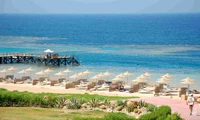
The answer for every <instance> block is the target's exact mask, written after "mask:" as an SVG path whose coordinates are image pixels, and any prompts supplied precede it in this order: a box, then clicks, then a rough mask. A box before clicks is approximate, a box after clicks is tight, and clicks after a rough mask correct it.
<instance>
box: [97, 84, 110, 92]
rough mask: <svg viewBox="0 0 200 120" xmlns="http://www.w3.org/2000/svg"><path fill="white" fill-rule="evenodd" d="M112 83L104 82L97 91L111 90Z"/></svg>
mask: <svg viewBox="0 0 200 120" xmlns="http://www.w3.org/2000/svg"><path fill="white" fill-rule="evenodd" d="M109 88H110V85H108V84H106V83H104V84H102V85H101V87H99V88H98V89H97V91H109Z"/></svg>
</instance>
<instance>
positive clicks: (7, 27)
mask: <svg viewBox="0 0 200 120" xmlns="http://www.w3.org/2000/svg"><path fill="white" fill-rule="evenodd" d="M0 43H1V44H0V53H5V52H6V53H10V52H12V53H13V52H21V53H38V54H44V52H43V51H44V50H46V49H48V48H49V49H51V50H53V51H55V52H56V53H59V54H62V55H74V56H75V57H76V58H77V59H78V60H79V61H81V66H78V67H70V66H67V67H69V68H70V69H72V70H73V71H74V74H75V72H81V71H84V70H86V69H89V70H91V71H93V72H94V75H95V73H100V72H106V71H109V72H111V73H112V75H111V76H110V79H111V78H113V77H114V76H115V75H117V74H119V73H121V72H125V71H129V72H131V73H133V74H135V75H134V76H132V77H131V78H130V79H131V80H132V79H135V78H136V77H137V76H139V75H140V74H143V73H145V72H147V71H148V72H150V73H152V74H153V75H154V76H152V77H151V78H150V80H151V82H155V81H156V80H157V79H158V78H159V77H160V76H162V75H164V74H166V73H170V74H172V75H174V80H173V82H172V83H176V85H177V83H179V81H180V80H181V79H183V78H185V77H188V76H189V77H191V78H193V79H195V80H197V81H199V79H200V14H135V15H133V14H124V15H120V14H106V15H103V14H102V15H101V14H99V15H87V14H85V15H79V14H75V15H65V14H59V15H34V14H1V15H0ZM10 66H11V65H7V67H10ZM16 66H18V67H19V66H20V67H22V65H16ZM24 66H25V67H28V66H30V65H23V67H24ZM4 67H5V65H0V68H1V69H3V68H4ZM32 67H35V68H36V69H38V70H39V69H44V68H46V67H44V66H37V65H32ZM52 69H54V70H55V71H59V70H63V69H66V67H53V68H52ZM72 74H73V73H72ZM91 76H93V75H91Z"/></svg>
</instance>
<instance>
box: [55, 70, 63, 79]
mask: <svg viewBox="0 0 200 120" xmlns="http://www.w3.org/2000/svg"><path fill="white" fill-rule="evenodd" d="M55 75H58V76H60V78H62V76H63V75H65V74H64V73H63V72H62V71H60V72H58V73H56V74H55Z"/></svg>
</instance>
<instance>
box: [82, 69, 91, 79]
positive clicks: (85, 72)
mask: <svg viewBox="0 0 200 120" xmlns="http://www.w3.org/2000/svg"><path fill="white" fill-rule="evenodd" d="M83 73H84V74H86V75H87V80H88V75H89V74H92V72H91V71H89V70H86V71H84V72H83Z"/></svg>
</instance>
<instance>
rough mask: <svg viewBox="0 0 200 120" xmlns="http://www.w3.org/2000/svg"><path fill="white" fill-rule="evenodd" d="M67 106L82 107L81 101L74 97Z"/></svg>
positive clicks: (70, 107) (72, 107)
mask: <svg viewBox="0 0 200 120" xmlns="http://www.w3.org/2000/svg"><path fill="white" fill-rule="evenodd" d="M66 106H67V108H68V109H80V108H81V104H80V101H79V100H77V99H76V98H72V99H71V100H70V102H69V103H68V104H67V105H66Z"/></svg>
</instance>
